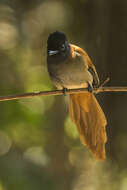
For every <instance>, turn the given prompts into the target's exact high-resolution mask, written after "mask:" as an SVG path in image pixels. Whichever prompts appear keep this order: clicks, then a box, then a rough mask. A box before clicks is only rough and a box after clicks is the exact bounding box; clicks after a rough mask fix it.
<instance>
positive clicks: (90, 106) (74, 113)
mask: <svg viewBox="0 0 127 190" xmlns="http://www.w3.org/2000/svg"><path fill="white" fill-rule="evenodd" d="M69 110H70V116H71V119H72V121H73V122H74V123H75V124H76V126H77V128H78V131H79V135H80V139H81V141H82V143H83V144H84V145H87V146H88V148H89V149H90V150H91V151H92V152H93V153H94V155H95V157H96V158H97V159H100V160H104V159H105V143H106V141H107V136H106V130H105V126H106V124H107V121H106V118H105V115H104V113H103V111H102V109H101V107H100V105H99V104H98V102H97V100H96V98H95V96H94V95H93V94H91V93H84V94H73V95H70V106H69Z"/></svg>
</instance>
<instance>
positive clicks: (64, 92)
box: [63, 88, 67, 96]
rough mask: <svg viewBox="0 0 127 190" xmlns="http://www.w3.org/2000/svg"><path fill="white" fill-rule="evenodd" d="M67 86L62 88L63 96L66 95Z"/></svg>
mask: <svg viewBox="0 0 127 190" xmlns="http://www.w3.org/2000/svg"><path fill="white" fill-rule="evenodd" d="M66 92H67V88H63V94H64V96H66V95H67V93H66Z"/></svg>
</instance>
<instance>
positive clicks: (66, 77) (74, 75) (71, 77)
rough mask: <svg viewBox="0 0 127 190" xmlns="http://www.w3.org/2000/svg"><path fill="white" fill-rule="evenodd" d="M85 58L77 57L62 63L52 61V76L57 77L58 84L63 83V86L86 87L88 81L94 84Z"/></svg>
mask: <svg viewBox="0 0 127 190" xmlns="http://www.w3.org/2000/svg"><path fill="white" fill-rule="evenodd" d="M83 61H84V60H82V58H81V57H78V58H77V59H75V60H74V59H67V60H66V61H64V62H61V63H55V62H54V63H53V64H52V63H51V64H49V65H48V67H49V68H48V69H49V73H50V75H51V78H52V79H53V80H54V79H57V84H58V83H59V85H60V84H62V87H63V86H64V87H65V88H68V89H70V88H71V89H72V88H86V87H87V86H88V82H89V83H90V84H92V81H93V78H92V75H91V74H90V72H89V71H88V69H87V67H86V66H85V64H84V62H83Z"/></svg>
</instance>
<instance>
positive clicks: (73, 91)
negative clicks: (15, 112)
mask: <svg viewBox="0 0 127 190" xmlns="http://www.w3.org/2000/svg"><path fill="white" fill-rule="evenodd" d="M87 91H88V89H87V88H78V89H67V90H66V94H78V93H85V92H87ZM93 92H94V93H95V94H98V93H101V92H127V87H108V86H107V87H102V86H101V87H99V88H94V90H93ZM64 94H65V93H64V92H63V90H53V91H40V92H29V93H23V94H17V95H8V96H0V101H7V100H19V99H24V98H32V97H35V96H51V95H64Z"/></svg>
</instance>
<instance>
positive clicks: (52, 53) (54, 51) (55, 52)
mask: <svg viewBox="0 0 127 190" xmlns="http://www.w3.org/2000/svg"><path fill="white" fill-rule="evenodd" d="M58 52H59V51H58V50H50V51H49V52H48V54H49V56H52V55H56V54H57V53H58Z"/></svg>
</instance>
